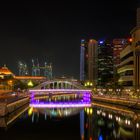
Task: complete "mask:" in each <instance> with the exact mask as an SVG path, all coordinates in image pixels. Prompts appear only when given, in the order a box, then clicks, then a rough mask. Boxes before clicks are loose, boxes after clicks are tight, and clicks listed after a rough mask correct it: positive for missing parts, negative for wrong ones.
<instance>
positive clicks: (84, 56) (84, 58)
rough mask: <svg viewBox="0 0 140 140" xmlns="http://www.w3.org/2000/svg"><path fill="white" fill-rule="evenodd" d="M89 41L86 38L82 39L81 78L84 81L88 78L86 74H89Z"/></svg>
mask: <svg viewBox="0 0 140 140" xmlns="http://www.w3.org/2000/svg"><path fill="white" fill-rule="evenodd" d="M86 63H87V43H86V41H85V40H84V39H82V40H81V46H80V80H81V81H84V80H86V74H87V68H86Z"/></svg>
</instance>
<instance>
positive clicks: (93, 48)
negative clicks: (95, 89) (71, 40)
mask: <svg viewBox="0 0 140 140" xmlns="http://www.w3.org/2000/svg"><path fill="white" fill-rule="evenodd" d="M88 80H89V81H91V82H93V83H94V84H95V85H96V83H97V41H96V40H94V39H90V40H89V42H88Z"/></svg>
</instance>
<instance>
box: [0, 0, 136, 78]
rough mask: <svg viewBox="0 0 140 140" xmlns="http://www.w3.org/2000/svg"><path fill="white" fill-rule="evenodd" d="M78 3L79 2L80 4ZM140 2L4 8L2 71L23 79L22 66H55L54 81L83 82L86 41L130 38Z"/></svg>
mask: <svg viewBox="0 0 140 140" xmlns="http://www.w3.org/2000/svg"><path fill="white" fill-rule="evenodd" d="M75 2H76V0H75ZM137 6H138V1H136V0H92V1H88V0H85V1H79V2H78V1H77V3H74V2H72V1H70V2H69V1H67V0H65V1H59V0H56V1H55V0H51V1H48V0H46V2H41V1H22V3H16V4H14V3H8V2H7V3H5V4H1V6H0V66H3V65H4V64H7V66H8V67H9V69H11V70H12V71H13V72H14V73H15V74H18V68H17V67H18V61H19V60H21V61H24V62H26V63H27V64H28V65H29V67H31V65H32V63H31V60H32V59H37V58H38V60H39V61H40V65H43V62H44V61H47V62H48V63H50V62H52V65H53V75H54V76H62V75H65V76H66V75H67V76H74V77H75V78H79V65H80V40H81V39H82V38H86V39H89V38H94V39H96V40H98V39H113V38H121V37H122V38H125V37H126V38H127V37H129V36H130V34H129V32H130V31H131V29H132V28H133V27H134V26H135V24H136V7H137Z"/></svg>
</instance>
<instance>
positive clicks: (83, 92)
mask: <svg viewBox="0 0 140 140" xmlns="http://www.w3.org/2000/svg"><path fill="white" fill-rule="evenodd" d="M30 94H31V103H30V106H31V107H36V108H52V107H54V108H60V107H61V108H63V107H66V108H69V107H85V106H86V107H87V106H90V97H91V90H87V89H85V88H84V87H83V86H82V85H81V84H80V83H79V82H78V81H76V80H67V79H63V80H62V79H61V80H59V79H58V80H50V81H46V82H44V83H42V84H40V85H38V86H37V87H35V88H34V89H31V90H30Z"/></svg>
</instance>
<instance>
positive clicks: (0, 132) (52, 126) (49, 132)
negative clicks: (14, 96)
mask: <svg viewBox="0 0 140 140" xmlns="http://www.w3.org/2000/svg"><path fill="white" fill-rule="evenodd" d="M0 127H1V128H0V140H45V139H46V140H140V114H139V111H138V110H137V111H134V110H131V109H128V108H124V107H118V106H112V105H107V104H101V103H93V105H92V107H90V108H44V109H37V108H31V107H28V106H24V107H23V108H20V109H19V110H17V111H16V112H14V113H13V114H10V115H9V116H7V117H5V118H0Z"/></svg>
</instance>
